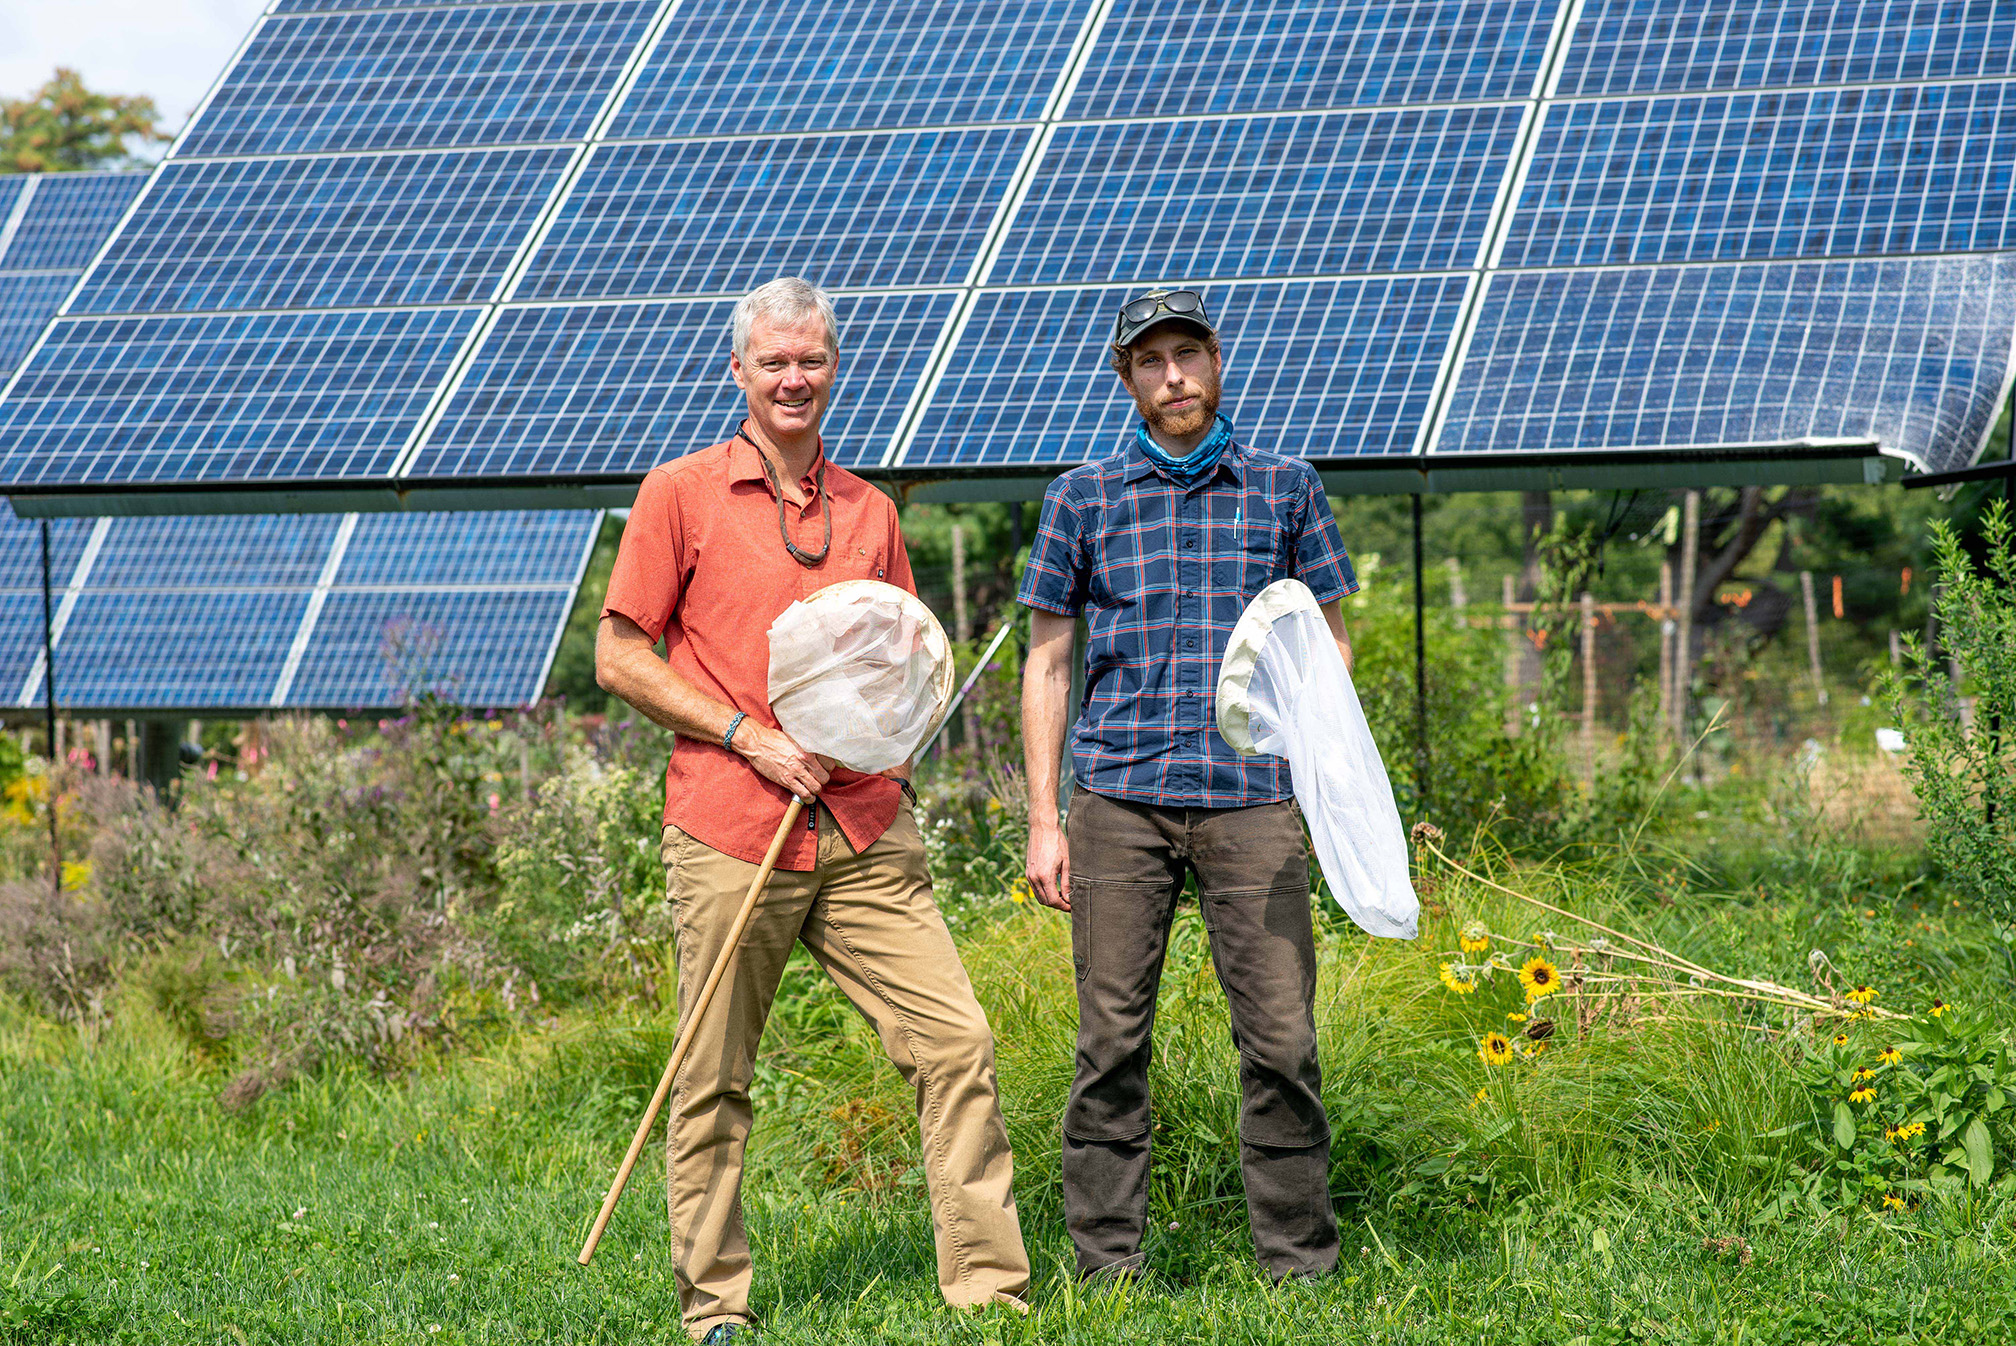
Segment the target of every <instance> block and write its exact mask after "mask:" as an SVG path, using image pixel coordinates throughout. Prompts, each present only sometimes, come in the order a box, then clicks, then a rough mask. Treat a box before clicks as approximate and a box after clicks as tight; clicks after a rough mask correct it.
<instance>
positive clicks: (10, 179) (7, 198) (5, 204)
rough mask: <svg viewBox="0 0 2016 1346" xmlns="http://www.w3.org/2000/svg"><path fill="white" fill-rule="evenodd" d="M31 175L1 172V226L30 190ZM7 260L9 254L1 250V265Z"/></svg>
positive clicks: (3, 225)
mask: <svg viewBox="0 0 2016 1346" xmlns="http://www.w3.org/2000/svg"><path fill="white" fill-rule="evenodd" d="M28 183H29V175H28V174H26V173H0V227H5V225H6V223H7V217H8V216H10V215H12V214H13V213H14V207H15V205H16V204H17V203H19V201H20V200H21V195H22V193H24V192H26V191H27V190H28ZM6 261H7V254H6V252H5V251H4V250H0V266H4V265H5V264H6Z"/></svg>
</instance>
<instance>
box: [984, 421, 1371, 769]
mask: <svg viewBox="0 0 2016 1346" xmlns="http://www.w3.org/2000/svg"><path fill="white" fill-rule="evenodd" d="M1291 576H1292V577H1293V578H1295V579H1299V580H1301V581H1302V582H1303V583H1304V584H1307V585H1308V586H1309V588H1310V589H1311V590H1312V591H1313V592H1314V593H1315V595H1316V601H1317V602H1319V603H1328V602H1330V601H1331V600H1333V599H1337V598H1342V597H1343V596H1344V595H1346V594H1350V593H1355V592H1357V589H1358V580H1357V577H1356V576H1355V575H1354V574H1353V573H1352V571H1351V558H1350V557H1349V556H1347V555H1346V554H1345V552H1344V543H1343V539H1341V538H1339V537H1338V535H1337V520H1336V517H1335V516H1334V515H1333V514H1332V513H1331V512H1330V502H1329V501H1328V499H1326V498H1325V496H1324V494H1323V483H1322V481H1321V479H1319V478H1318V477H1317V475H1316V469H1314V468H1313V467H1311V466H1310V465H1309V464H1308V463H1306V462H1304V461H1302V460H1301V459H1299V458H1285V457H1283V456H1281V455H1280V454H1278V453H1267V452H1264V451H1263V450H1260V449H1255V448H1250V447H1248V446H1246V445H1242V444H1236V443H1235V444H1233V445H1232V446H1231V447H1229V448H1227V449H1226V450H1225V456H1224V457H1223V458H1222V459H1220V460H1219V463H1218V470H1217V471H1216V472H1215V473H1213V474H1212V476H1211V477H1210V478H1209V479H1207V480H1205V481H1202V482H1199V483H1197V484H1196V485H1195V486H1193V487H1191V488H1190V489H1189V490H1187V491H1186V490H1184V489H1182V488H1181V487H1179V486H1178V485H1176V483H1175V482H1174V481H1173V480H1171V479H1170V478H1169V477H1167V476H1165V475H1163V474H1162V473H1161V472H1160V471H1159V470H1157V468H1156V467H1155V466H1154V464H1153V463H1151V462H1150V461H1149V460H1148V456H1147V455H1146V454H1144V453H1143V452H1141V450H1140V448H1139V447H1138V446H1137V445H1135V444H1134V442H1133V441H1132V440H1131V439H1130V440H1129V441H1128V445H1127V447H1126V448H1125V449H1123V450H1122V451H1121V452H1119V453H1116V454H1114V455H1113V456H1112V457H1110V458H1102V459H1100V460H1099V461H1097V462H1093V463H1087V464H1086V465H1085V466H1083V467H1080V468H1074V469H1073V470H1072V471H1070V472H1067V473H1065V474H1064V475H1063V476H1061V477H1059V478H1058V479H1057V480H1056V481H1054V482H1052V483H1051V484H1050V489H1049V490H1048V491H1047V492H1046V493H1045V494H1044V497H1043V522H1042V525H1041V526H1040V527H1039V528H1038V529H1037V530H1036V541H1035V544H1034V545H1033V546H1032V547H1031V548H1030V550H1029V567H1028V569H1027V570H1026V571H1024V572H1023V576H1022V591H1021V593H1019V594H1018V595H1017V597H1018V598H1019V599H1020V600H1021V601H1022V602H1023V603H1026V604H1027V605H1029V606H1030V607H1032V608H1040V609H1041V610H1042V611H1044V612H1054V613H1057V614H1059V615H1060V616H1066V617H1075V616H1077V615H1078V614H1079V613H1080V612H1083V613H1084V614H1085V622H1086V627H1087V645H1086V652H1085V708H1084V711H1083V712H1082V713H1081V714H1080V715H1079V717H1078V723H1077V725H1076V726H1075V727H1074V729H1073V731H1072V736H1071V764H1072V769H1073V771H1074V772H1075V773H1076V776H1077V780H1078V784H1079V786H1080V787H1081V788H1083V789H1087V790H1091V791H1093V792H1094V793H1095V794H1102V795H1109V796H1112V797H1114V798H1118V799H1131V800H1135V801H1137V802H1140V803H1144V804H1157V805H1161V806H1163V807H1168V808H1214V809H1215V808H1244V807H1247V806H1249V805H1253V804H1272V803H1275V802H1278V801H1280V800H1283V799H1287V798H1288V797H1289V796H1290V795H1292V794H1293V793H1294V791H1293V787H1292V786H1291V784H1290V782H1289V779H1288V764H1287V763H1286V762H1285V761H1283V760H1282V759H1280V758H1278V757H1266V756H1262V757H1241V756H1240V755H1239V754H1238V753H1236V752H1234V751H1233V750H1232V745H1231V744H1229V743H1227V742H1226V741H1225V740H1224V739H1223V738H1222V737H1221V736H1220V735H1219V733H1218V728H1217V716H1216V710H1215V703H1216V699H1217V684H1218V667H1219V665H1220V664H1221V663H1222V662H1223V661H1224V658H1225V646H1226V643H1227V642H1228V641H1230V640H1231V638H1232V628H1233V627H1234V626H1236V625H1237V624H1238V621H1239V614H1240V613H1242V612H1244V611H1245V610H1246V605H1247V603H1249V602H1250V601H1252V599H1253V597H1254V595H1256V594H1258V593H1259V592H1260V591H1261V590H1262V589H1264V588H1266V587H1267V586H1268V585H1269V584H1272V583H1273V582H1274V581H1275V580H1278V579H1287V578H1289V577H1291Z"/></svg>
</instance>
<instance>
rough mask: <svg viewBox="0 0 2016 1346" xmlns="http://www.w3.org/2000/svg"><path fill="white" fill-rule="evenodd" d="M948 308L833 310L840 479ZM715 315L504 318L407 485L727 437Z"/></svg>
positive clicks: (728, 399) (729, 411) (595, 462)
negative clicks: (414, 479)
mask: <svg viewBox="0 0 2016 1346" xmlns="http://www.w3.org/2000/svg"><path fill="white" fill-rule="evenodd" d="M954 306H955V300H954V298H953V297H952V296H951V295H943V294H941V295H886V296H885V295H863V296H856V297H843V298H842V299H840V300H839V301H838V302H837V303H836V304H835V308H836V309H837V311H838V317H839V322H840V341H841V345H840V360H839V366H838V379H837V382H836V385H835V392H834V397H833V401H832V403H831V405H830V407H829V408H828V411H827V414H826V420H825V423H824V425H823V426H822V433H823V435H824V438H825V442H826V446H827V452H828V453H829V454H831V455H832V457H833V460H834V461H835V462H837V463H840V464H842V465H843V466H853V465H856V464H861V463H872V462H874V461H876V459H877V458H878V457H879V455H880V454H881V452H882V450H883V447H884V446H885V445H886V444H887V443H888V441H889V439H890V438H891V436H892V435H893V434H894V433H895V430H896V427H897V424H898V422H899V421H900V420H901V418H902V415H903V410H904V407H905V405H906V402H907V400H908V398H909V397H910V395H911V391H912V389H914V388H915V386H916V384H917V381H918V379H919V378H920V377H922V375H923V372H924V367H925V364H926V362H927V360H928V358H929V356H930V353H931V349H932V345H933V343H934V342H935V341H936V340H937V337H938V333H939V330H940V329H941V328H942V327H943V326H944V324H945V322H946V320H947V319H948V318H949V317H950V315H951V312H952V310H953V308H954ZM733 307H734V305H732V304H730V303H728V302H725V301H719V302H715V303H652V304H584V305H556V306H553V307H544V308H513V309H509V310H507V311H506V312H505V314H504V316H503V317H502V318H501V319H500V320H499V322H498V325H497V329H496V331H494V332H492V333H491V334H490V339H489V340H488V342H486V343H485V344H484V346H483V348H482V350H481V352H480V353H479V354H478V356H477V358H476V361H475V363H474V365H473V367H472V369H471V371H470V373H469V376H468V378H467V380H466V381H465V382H464V383H463V384H462V387H461V390H460V392H459V393H458V395H457V396H456V397H455V399H454V400H453V401H452V402H451V403H450V406H449V410H448V414H447V416H446V418H445V419H444V420H443V421H442V423H441V425H440V426H439V427H438V428H437V429H436V431H435V433H434V435H433V437H432V438H431V439H430V440H429V441H428V443H427V445H426V447H425V448H423V449H422V450H421V452H420V454H419V457H418V459H417V460H416V461H415V462H414V464H413V468H412V474H413V475H414V476H416V477H480V476H518V475H524V474H542V473H552V474H561V473H568V472H580V473H617V472H628V473H636V474H639V475H641V474H643V473H644V472H646V471H648V470H649V469H650V468H651V467H652V466H653V465H654V464H657V463H661V462H663V461H665V460H666V459H668V458H676V457H678V456H679V455H680V454H682V453H686V452H689V451H691V450H693V449H696V448H700V447H702V446H704V445H708V444H714V443H718V442H719V441H721V440H723V439H726V438H728V437H729V436H730V435H732V434H733V433H734V431H735V426H736V424H737V422H738V421H739V420H740V419H741V417H742V416H743V415H744V414H745V404H744V402H743V399H742V394H741V393H740V391H738V390H737V389H736V387H735V385H734V383H732V382H731V381H730V380H729V377H728V347H729V315H730V312H731V311H732V309H733Z"/></svg>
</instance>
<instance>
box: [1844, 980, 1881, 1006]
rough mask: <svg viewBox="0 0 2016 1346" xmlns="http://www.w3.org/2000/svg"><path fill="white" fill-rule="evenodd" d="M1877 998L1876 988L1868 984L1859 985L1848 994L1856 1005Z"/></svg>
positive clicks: (1848, 997) (1851, 1001) (1849, 999)
mask: <svg viewBox="0 0 2016 1346" xmlns="http://www.w3.org/2000/svg"><path fill="white" fill-rule="evenodd" d="M1875 998H1876V988H1875V987H1873V986H1866V985H1865V986H1857V987H1856V988H1855V989H1854V990H1852V991H1850V992H1849V993H1848V996H1847V999H1848V1002H1849V1003H1850V1004H1854V1005H1866V1004H1868V1003H1869V1002H1870V1001H1872V1000H1874V999H1875Z"/></svg>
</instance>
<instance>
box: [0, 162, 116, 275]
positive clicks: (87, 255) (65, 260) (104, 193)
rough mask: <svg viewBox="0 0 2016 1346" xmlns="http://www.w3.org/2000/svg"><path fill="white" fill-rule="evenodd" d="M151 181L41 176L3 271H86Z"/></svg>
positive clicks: (1, 257) (2, 261)
mask: <svg viewBox="0 0 2016 1346" xmlns="http://www.w3.org/2000/svg"><path fill="white" fill-rule="evenodd" d="M146 181H147V175H146V174H145V173H45V174H40V175H38V176H37V178H36V179H35V182H34V187H35V191H34V195H33V196H31V197H29V198H28V204H27V209H26V210H24V211H23V212H22V214H21V219H20V222H19V223H18V224H17V225H16V226H15V229H14V234H13V238H12V240H11V241H10V242H9V243H8V244H7V250H6V251H5V252H0V270H5V271H71V272H76V271H80V270H82V269H83V267H84V264H85V263H86V262H89V261H90V260H91V256H92V254H93V253H95V252H97V251H98V248H99V246H100V245H101V244H103V243H104V242H105V238H106V235H108V234H110V233H111V232H112V227H113V225H115V224H117V223H118V222H119V217H120V216H121V215H122V214H124V213H125V211H126V207H128V206H129V205H131V204H132V203H133V198H134V197H135V196H137V195H139V192H140V187H141V185H142V184H143V183H145V182H146ZM4 218H5V215H4V212H0V219H4Z"/></svg>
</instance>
